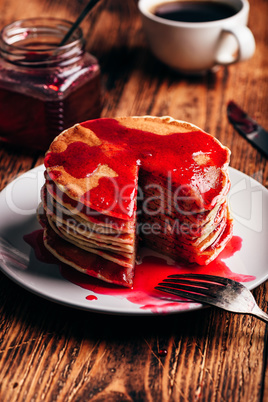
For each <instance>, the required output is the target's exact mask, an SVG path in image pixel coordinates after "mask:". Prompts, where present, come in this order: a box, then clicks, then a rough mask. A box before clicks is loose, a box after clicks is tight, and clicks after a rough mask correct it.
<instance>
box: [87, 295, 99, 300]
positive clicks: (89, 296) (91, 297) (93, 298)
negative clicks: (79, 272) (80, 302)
mask: <svg viewBox="0 0 268 402" xmlns="http://www.w3.org/2000/svg"><path fill="white" fill-rule="evenodd" d="M86 299H87V300H98V298H97V296H94V295H88V296H87V297H86Z"/></svg>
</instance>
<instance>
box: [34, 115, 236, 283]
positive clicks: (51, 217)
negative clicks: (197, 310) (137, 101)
mask: <svg viewBox="0 0 268 402" xmlns="http://www.w3.org/2000/svg"><path fill="white" fill-rule="evenodd" d="M229 158H230V151H229V150H228V148H226V147H224V146H223V145H222V144H221V143H220V142H219V141H218V140H217V139H215V138H214V137H213V136H211V135H209V134H207V133H205V132H204V131H202V130H201V129H199V128H198V127H196V126H194V125H193V124H190V123H186V122H183V121H178V120H174V119H172V118H170V117H162V118H158V117H151V116H147V117H122V118H116V119H110V118H102V119H97V120H91V121H87V122H84V123H81V124H77V125H75V126H74V127H71V128H70V129H68V130H65V131H64V132H63V133H62V134H60V135H59V136H58V137H57V138H56V139H55V140H54V141H53V142H52V144H51V146H50V148H49V150H48V152H47V154H46V157H45V167H46V171H45V179H46V180H45V184H44V186H43V188H42V194H41V198H42V203H41V206H40V208H39V211H38V216H39V220H40V222H41V224H42V225H43V227H44V244H45V246H46V247H47V249H48V250H49V251H50V252H51V253H52V254H53V255H55V256H56V257H57V258H58V259H59V260H61V261H62V262H64V263H66V264H68V265H70V266H72V267H74V268H75V269H77V270H79V271H82V272H84V273H86V274H88V275H91V276H95V277H98V278H100V279H102V280H104V281H107V282H111V283H115V284H119V285H123V286H128V287H131V286H132V284H133V277H134V269H135V260H136V253H137V248H138V246H139V244H141V243H142V244H145V245H146V246H148V247H150V248H152V249H154V250H157V251H159V252H160V253H163V254H166V255H168V256H171V257H172V258H174V259H182V260H186V261H188V262H190V263H197V264H208V263H209V262H211V261H212V260H214V259H215V258H216V257H217V255H218V254H219V253H220V252H221V251H222V249H223V248H224V247H225V245H226V243H227V242H228V241H229V239H230V238H231V236H232V219H231V217H230V213H229V209H228V204H227V198H226V197H227V194H228V191H229V188H230V180H229V176H228V163H229Z"/></svg>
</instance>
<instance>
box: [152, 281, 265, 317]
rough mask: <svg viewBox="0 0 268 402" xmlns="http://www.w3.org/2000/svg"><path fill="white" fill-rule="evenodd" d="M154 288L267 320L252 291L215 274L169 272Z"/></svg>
mask: <svg viewBox="0 0 268 402" xmlns="http://www.w3.org/2000/svg"><path fill="white" fill-rule="evenodd" d="M155 289H157V290H160V291H162V292H166V293H169V294H173V295H176V296H181V297H184V298H187V299H191V300H194V301H197V302H200V303H203V304H210V305H213V306H216V307H219V308H222V309H224V310H227V311H231V312H233V313H244V314H250V315H253V316H256V317H258V318H260V319H261V320H263V321H265V322H268V314H266V313H265V312H264V311H262V310H261V309H260V308H259V307H258V305H257V303H256V300H255V299H254V297H253V295H252V293H251V292H250V290H249V289H247V288H246V287H245V286H244V285H242V284H241V283H240V282H236V281H234V280H232V279H229V278H223V277H220V276H214V275H199V274H181V275H169V276H168V277H167V279H164V280H163V282H161V283H159V284H158V286H156V287H155Z"/></svg>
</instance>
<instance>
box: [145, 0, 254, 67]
mask: <svg viewBox="0 0 268 402" xmlns="http://www.w3.org/2000/svg"><path fill="white" fill-rule="evenodd" d="M170 1H171V0H139V2H138V7H139V10H140V13H141V17H142V22H143V27H144V31H145V34H146V36H147V39H148V43H149V46H150V48H151V51H152V53H153V54H154V55H155V56H156V57H157V58H158V59H159V60H161V61H162V62H163V63H165V64H167V65H168V66H170V67H171V68H173V69H176V70H179V71H181V72H183V73H190V74H196V73H202V72H204V71H207V70H211V69H213V67H215V66H217V65H228V64H232V63H236V62H238V61H242V60H247V59H249V58H250V57H252V56H253V54H254V51H255V40H254V36H253V34H252V32H251V31H250V29H249V28H248V27H247V22H248V15H249V3H248V1H247V0H211V1H218V2H220V3H225V4H229V5H231V6H232V7H233V8H234V9H235V10H236V13H235V14H234V15H232V16H231V17H228V18H224V19H220V20H215V21H209V22H180V21H172V20H168V19H165V18H162V17H158V16H156V15H155V14H153V10H154V9H155V7H156V6H157V5H160V4H164V3H167V2H170ZM173 1H178V0H173ZM196 1H198V0H196Z"/></svg>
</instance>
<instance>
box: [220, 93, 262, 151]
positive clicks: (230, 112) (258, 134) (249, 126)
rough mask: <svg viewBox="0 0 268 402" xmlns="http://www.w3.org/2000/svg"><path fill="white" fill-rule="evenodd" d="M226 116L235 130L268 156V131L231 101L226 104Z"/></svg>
mask: <svg viewBox="0 0 268 402" xmlns="http://www.w3.org/2000/svg"><path fill="white" fill-rule="evenodd" d="M227 116H228V119H229V121H230V123H231V124H232V125H233V127H234V128H235V130H237V131H238V132H239V133H240V134H241V135H242V136H243V137H244V138H246V139H247V140H248V141H249V142H250V143H251V144H252V145H253V146H254V147H256V148H257V149H258V151H260V152H262V153H263V154H264V155H265V156H266V158H268V131H267V130H265V129H264V128H263V127H262V126H260V125H259V124H258V123H257V122H256V121H255V120H253V119H252V118H251V117H249V116H248V114H247V113H246V112H244V111H243V110H242V109H241V108H240V107H239V106H238V105H237V104H236V103H235V102H233V101H230V102H229V103H228V105H227Z"/></svg>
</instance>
